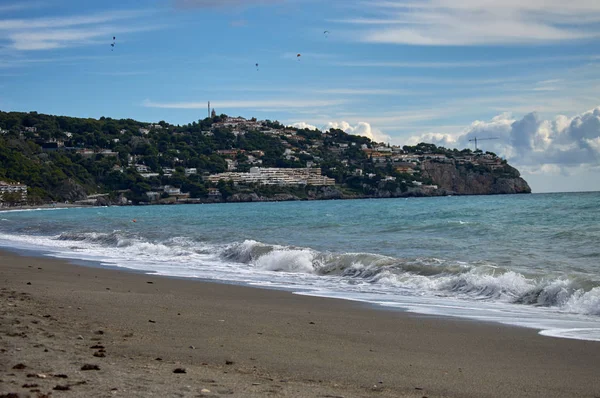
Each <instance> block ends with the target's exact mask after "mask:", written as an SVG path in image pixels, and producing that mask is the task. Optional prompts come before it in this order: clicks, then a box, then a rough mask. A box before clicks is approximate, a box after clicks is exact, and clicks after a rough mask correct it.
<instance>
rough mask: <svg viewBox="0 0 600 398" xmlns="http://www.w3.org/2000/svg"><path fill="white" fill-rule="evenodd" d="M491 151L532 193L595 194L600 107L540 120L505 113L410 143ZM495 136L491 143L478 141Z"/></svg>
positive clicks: (599, 175) (599, 182)
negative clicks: (475, 145)
mask: <svg viewBox="0 0 600 398" xmlns="http://www.w3.org/2000/svg"><path fill="white" fill-rule="evenodd" d="M475 137H477V139H478V146H479V149H482V150H484V151H492V152H495V153H497V154H498V155H500V156H503V157H504V158H506V159H507V160H508V161H509V163H510V164H512V165H514V166H516V167H517V168H518V169H519V170H520V171H521V173H522V175H523V176H524V177H525V179H526V180H527V181H528V182H529V184H530V186H531V187H532V189H533V190H534V191H535V192H556V191H589V190H600V167H599V166H600V107H597V108H594V109H592V110H590V111H587V112H583V113H581V114H578V115H575V116H573V117H567V116H564V115H559V116H556V117H554V118H551V119H541V118H540V117H539V115H538V114H536V113H529V114H527V115H525V116H524V117H522V118H518V119H515V118H514V117H513V116H512V115H511V114H510V113H504V114H501V115H498V116H496V117H494V118H493V119H491V120H489V121H476V122H473V123H472V124H471V125H470V126H469V127H467V128H465V129H463V131H462V132H461V133H458V134H444V133H439V132H437V133H424V134H420V135H415V136H413V137H411V138H410V139H409V140H408V141H409V144H411V145H414V144H416V143H418V142H430V143H434V144H436V145H439V146H444V147H447V148H465V147H471V148H473V142H472V141H470V140H473V139H474V138H475ZM491 137H496V138H497V139H495V140H489V141H488V140H483V139H484V138H491Z"/></svg>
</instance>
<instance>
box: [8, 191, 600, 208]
mask: <svg viewBox="0 0 600 398" xmlns="http://www.w3.org/2000/svg"><path fill="white" fill-rule="evenodd" d="M593 192H596V191H583V192H579V193H593ZM556 193H562V192H539V193H538V194H556ZM532 194H535V192H518V193H488V194H457V193H454V192H444V193H440V194H425V193H415V192H411V193H409V194H407V195H400V196H389V197H386V196H345V197H332V198H298V197H296V198H265V199H262V200H251V199H249V200H233V201H228V200H214V199H199V200H182V201H175V202H164V203H158V202H148V203H138V204H133V203H131V204H117V203H108V204H89V203H56V204H50V203H45V204H41V205H22V206H10V207H0V212H3V211H18V210H45V209H70V208H75V209H76V208H93V207H131V206H133V207H145V206H175V205H211V204H228V203H278V202H317V201H331V200H372V199H418V198H442V197H448V196H506V195H518V196H521V195H532Z"/></svg>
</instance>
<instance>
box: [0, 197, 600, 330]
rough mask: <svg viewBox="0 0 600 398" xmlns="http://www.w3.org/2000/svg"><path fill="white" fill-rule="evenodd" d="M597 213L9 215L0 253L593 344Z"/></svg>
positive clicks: (436, 205) (388, 205)
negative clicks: (32, 254) (502, 326)
mask: <svg viewBox="0 0 600 398" xmlns="http://www.w3.org/2000/svg"><path fill="white" fill-rule="evenodd" d="M599 205H600V193H569V194H535V195H516V196H513V195H506V196H469V197H467V196H460V197H458V196H453V197H438V198H410V199H378V200H352V201H321V202H280V203H241V204H216V205H181V206H147V207H108V208H81V209H55V210H36V211H12V212H4V213H1V214H0V218H1V222H0V245H2V246H3V247H8V248H16V249H29V250H38V251H40V252H44V253H46V255H51V256H56V257H63V258H71V259H80V260H91V261H97V262H99V263H101V264H105V265H109V266H117V267H124V268H131V269H136V270H142V271H146V272H151V273H157V274H160V275H169V276H178V277H194V278H203V279H209V280H216V281H223V282H234V283H244V284H249V285H256V286H263V287H272V288H283V289H289V290H292V291H295V292H298V293H300V294H309V295H318V296H326V297H338V298H345V299H349V300H359V301H365V302H369V303H373V304H377V305H384V306H391V307H397V308H402V309H405V310H409V311H415V312H420V313H427V314H438V315H449V316H460V317H468V318H473V319H481V320H486V321H497V322H502V323H507V324H513V325H521V326H526V327H533V328H537V329H539V330H541V331H542V332H541V333H542V334H546V335H553V336H559V337H570V338H580V339H589V340H599V341H600V207H599ZM133 220H135V222H134V221H133Z"/></svg>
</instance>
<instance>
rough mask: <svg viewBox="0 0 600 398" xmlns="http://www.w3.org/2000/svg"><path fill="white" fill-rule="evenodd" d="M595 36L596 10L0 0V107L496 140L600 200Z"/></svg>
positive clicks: (526, 5) (295, 0)
mask: <svg viewBox="0 0 600 398" xmlns="http://www.w3.org/2000/svg"><path fill="white" fill-rule="evenodd" d="M325 30H327V31H328V32H329V33H328V34H325V33H324V31H325ZM599 35H600V2H598V1H596V0H571V1H569V2H568V3H565V2H564V1H561V0H529V1H527V2H525V1H522V0H461V1H453V0H421V1H417V0H413V1H410V0H406V1H405V0H397V1H392V0H381V1H379V0H373V1H362V0H344V1H341V0H332V1H327V2H324V1H317V0H220V1H219V0H154V1H146V2H143V3H142V2H139V1H130V0H125V1H113V0H104V1H102V2H91V1H79V0H32V1H27V0H24V1H12V0H0V109H1V110H4V111H12V110H14V111H38V112H43V113H50V114H60V115H70V116H80V117H94V118H98V117H100V116H107V117H113V118H134V119H138V120H143V121H159V120H166V121H168V122H170V123H175V124H185V123H189V122H192V121H194V120H198V119H200V118H203V117H205V115H206V103H207V101H209V100H210V101H211V103H212V104H213V106H214V107H215V108H216V110H217V112H219V113H227V114H229V115H235V116H237V115H241V116H245V117H252V116H255V117H257V118H260V119H264V118H268V119H272V120H275V119H276V120H279V121H281V122H283V123H285V124H295V125H297V126H315V127H317V128H321V129H322V128H329V127H339V128H343V129H344V130H346V131H347V132H349V133H354V134H363V135H367V136H369V137H371V138H374V139H376V140H379V141H386V142H390V143H392V144H402V145H403V144H407V143H416V142H419V141H428V142H434V143H436V144H441V145H444V146H448V147H454V146H456V147H466V146H469V145H471V143H470V142H469V139H472V138H474V137H478V138H485V137H497V139H496V140H489V141H485V142H483V141H482V142H481V143H480V146H481V147H482V149H485V150H492V151H494V152H496V153H498V154H500V155H502V156H504V157H506V158H507V159H508V160H509V161H510V162H511V163H512V164H514V165H516V166H517V167H518V168H519V169H520V170H521V171H522V173H523V175H524V177H525V178H526V179H527V181H528V182H530V184H531V186H532V188H533V190H534V191H535V192H548V191H579V190H600V109H598V110H596V108H597V107H599V106H600V98H599V95H598V93H600V90H599V89H600V73H599V72H598V71H599V70H600V69H599V68H598V66H599V65H598V64H599V63H600V48H599V44H598V38H599ZM113 36H115V37H116V44H115V47H114V51H111V46H110V44H111V43H112V37H113ZM297 54H301V57H300V58H299V59H298V57H297ZM256 63H258V64H259V67H258V70H257V68H256V66H255V64H256ZM471 146H472V145H471Z"/></svg>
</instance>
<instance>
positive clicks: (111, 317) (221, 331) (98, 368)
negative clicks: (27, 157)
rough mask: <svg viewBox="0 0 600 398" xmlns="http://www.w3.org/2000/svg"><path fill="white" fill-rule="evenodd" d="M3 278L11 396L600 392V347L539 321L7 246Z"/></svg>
mask: <svg viewBox="0 0 600 398" xmlns="http://www.w3.org/2000/svg"><path fill="white" fill-rule="evenodd" d="M0 281H1V283H0V396H2V397H8V396H11V397H28V396H31V397H38V396H50V394H51V396H52V397H63V396H64V397H69V396H70V397H87V396H94V397H149V396H156V397H197V396H214V397H217V396H230V397H270V396H272V397H401V396H406V397H575V396H581V397H597V396H600V377H598V371H599V370H600V344H599V343H594V342H586V341H576V340H566V339H556V338H550V337H543V336H539V335H538V334H537V333H536V331H535V330H530V329H522V328H516V327H507V326H502V325H498V324H489V323H478V322H472V321H466V320H460V319H449V318H439V317H428V316H422V315H414V314H408V313H403V312H398V311H387V310H381V309H375V308H373V307H367V306H364V305H361V304H360V303H353V302H348V301H341V300H333V299H322V298H315V297H306V296H301V295H295V294H291V293H288V292H283V291H274V290H265V289H257V288H249V287H243V286H233V285H224V284H214V283H206V282H199V281H195V280H182V279H171V278H162V277H156V276H148V275H143V274H138V273H130V272H123V271H117V270H110V269H101V268H94V267H85V266H78V265H73V264H69V263H67V262H65V261H61V260H53V259H44V258H32V257H24V256H19V255H16V254H11V253H7V252H1V253H0ZM86 368H91V369H90V370H83V369H86ZM176 369H180V370H179V371H178V372H180V373H174V371H175V370H176ZM11 393H12V394H14V395H10V394H11Z"/></svg>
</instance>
